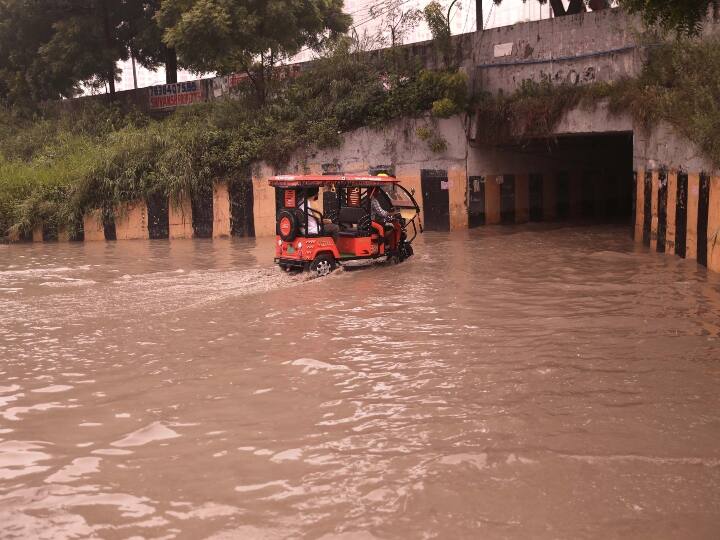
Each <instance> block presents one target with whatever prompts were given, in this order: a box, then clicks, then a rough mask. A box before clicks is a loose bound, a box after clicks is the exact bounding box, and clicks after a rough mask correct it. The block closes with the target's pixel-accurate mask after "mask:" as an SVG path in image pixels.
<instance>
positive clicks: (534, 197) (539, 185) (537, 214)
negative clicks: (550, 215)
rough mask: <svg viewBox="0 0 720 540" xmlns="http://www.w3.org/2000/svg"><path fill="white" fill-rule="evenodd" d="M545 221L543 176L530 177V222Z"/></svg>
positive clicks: (533, 175)
mask: <svg viewBox="0 0 720 540" xmlns="http://www.w3.org/2000/svg"><path fill="white" fill-rule="evenodd" d="M542 220H543V176H542V174H531V175H530V221H542Z"/></svg>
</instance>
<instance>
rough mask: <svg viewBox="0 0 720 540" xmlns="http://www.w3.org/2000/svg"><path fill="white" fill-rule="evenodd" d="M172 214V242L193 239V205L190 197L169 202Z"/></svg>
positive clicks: (169, 209) (182, 197)
mask: <svg viewBox="0 0 720 540" xmlns="http://www.w3.org/2000/svg"><path fill="white" fill-rule="evenodd" d="M168 211H169V214H170V219H169V221H170V234H169V238H170V240H177V239H181V238H192V237H193V227H192V203H191V201H190V197H189V196H188V195H182V196H181V197H180V200H179V201H173V200H172V199H170V201H168Z"/></svg>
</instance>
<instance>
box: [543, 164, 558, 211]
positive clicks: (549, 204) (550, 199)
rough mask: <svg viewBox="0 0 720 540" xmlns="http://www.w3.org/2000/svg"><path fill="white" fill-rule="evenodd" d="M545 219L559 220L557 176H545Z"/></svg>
mask: <svg viewBox="0 0 720 540" xmlns="http://www.w3.org/2000/svg"><path fill="white" fill-rule="evenodd" d="M543 219H544V220H545V221H552V220H554V219H557V177H556V175H555V174H547V173H546V174H543Z"/></svg>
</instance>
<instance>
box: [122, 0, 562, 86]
mask: <svg viewBox="0 0 720 540" xmlns="http://www.w3.org/2000/svg"><path fill="white" fill-rule="evenodd" d="M400 1H401V2H402V4H401V5H402V8H403V9H411V8H416V9H422V8H423V7H425V5H426V4H428V3H429V1H430V0H405V1H403V0H400ZM441 3H442V4H443V5H446V6H447V5H449V1H448V0H441ZM566 3H567V1H566ZM385 5H387V0H345V12H346V13H350V14H351V15H352V16H353V21H354V25H355V27H356V28H357V30H358V33H360V34H362V32H363V31H367V32H368V33H370V34H373V33H375V32H376V31H377V29H378V26H379V24H380V23H381V22H382V20H383V17H382V12H383V6H385ZM372 7H374V8H375V10H376V12H379V13H380V16H376V17H373V16H372V15H370V8H372ZM549 16H550V7H549V4H547V3H546V4H545V5H544V6H541V5H540V4H538V3H537V2H535V1H533V0H529V1H528V2H523V1H522V0H504V1H503V3H502V4H501V5H500V6H499V7H498V6H496V5H495V4H494V3H493V1H492V0H483V18H484V19H485V24H484V27H485V28H495V27H498V26H507V25H510V24H514V23H516V22H522V21H529V20H537V19H541V18H542V19H546V18H548V17H549ZM475 22H476V21H475V0H458V2H457V3H456V4H455V7H453V12H452V15H451V29H452V33H453V34H463V33H467V32H474V31H475V28H476V24H475ZM431 38H432V36H431V35H430V31H429V30H428V27H427V25H426V24H425V22H424V21H423V22H422V23H421V24H419V25H418V26H417V28H415V29H414V30H413V31H412V32H410V33H408V35H407V36H406V37H405V40H404V42H405V43H413V42H416V41H425V40H429V39H431ZM311 58H312V55H311V53H308V52H306V53H303V54H301V55H299V56H298V57H297V59H296V60H297V61H303V60H310V59H311ZM119 67H120V68H121V69H122V79H121V81H120V82H119V83H117V84H116V88H117V89H118V90H129V89H131V88H133V74H132V64H131V63H130V62H129V61H128V62H121V63H120V64H119ZM136 70H137V79H138V81H137V84H138V87H139V88H143V87H146V86H153V85H156V84H165V70H164V69H163V68H160V69H158V70H157V71H150V70H147V69H145V68H143V67H142V66H140V65H137V66H136ZM197 78H199V76H198V75H197V74H193V73H190V72H188V71H180V72H178V81H179V82H182V81H190V80H194V79H197Z"/></svg>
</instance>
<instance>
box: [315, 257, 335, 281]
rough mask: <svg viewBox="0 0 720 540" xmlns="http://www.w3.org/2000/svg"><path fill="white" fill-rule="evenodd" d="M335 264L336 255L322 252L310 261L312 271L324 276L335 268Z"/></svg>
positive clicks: (318, 275)
mask: <svg viewBox="0 0 720 540" xmlns="http://www.w3.org/2000/svg"><path fill="white" fill-rule="evenodd" d="M335 266H336V263H335V257H333V256H332V255H330V254H329V253H321V254H320V255H318V256H317V257H315V259H313V262H311V263H310V271H311V272H312V273H313V274H315V275H316V276H317V277H323V276H327V275H328V274H329V273H330V272H332V271H333V270H335Z"/></svg>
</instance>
